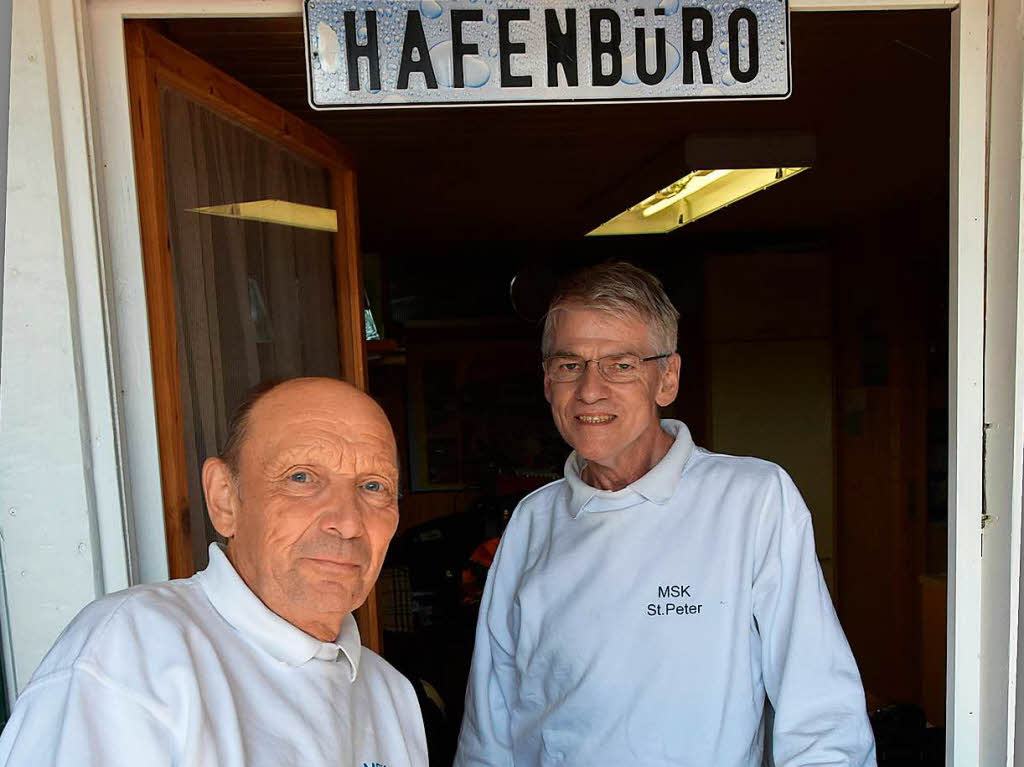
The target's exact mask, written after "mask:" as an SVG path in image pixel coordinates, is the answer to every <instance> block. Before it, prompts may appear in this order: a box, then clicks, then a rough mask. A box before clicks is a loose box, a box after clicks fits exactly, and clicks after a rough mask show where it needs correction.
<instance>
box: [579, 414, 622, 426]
mask: <svg viewBox="0 0 1024 767" xmlns="http://www.w3.org/2000/svg"><path fill="white" fill-rule="evenodd" d="M615 418H616V416H614V415H589V414H582V413H581V414H580V415H578V416H576V420H577V421H579V422H580V423H586V424H602V423H611V422H612V421H614V420H615Z"/></svg>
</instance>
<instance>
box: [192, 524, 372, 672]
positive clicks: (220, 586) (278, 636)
mask: <svg viewBox="0 0 1024 767" xmlns="http://www.w3.org/2000/svg"><path fill="white" fill-rule="evenodd" d="M195 577H196V580H197V581H199V584H200V585H201V586H202V587H203V590H204V591H205V592H206V596H207V597H208V598H209V600H210V603H211V604H212V605H213V608H214V609H215V610H216V611H217V612H218V613H220V615H221V617H222V618H224V620H226V621H227V622H228V623H229V624H231V626H232V628H234V629H235V630H236V631H238V632H239V633H240V634H242V635H244V636H245V637H246V639H248V640H249V641H250V642H252V643H253V644H255V645H257V646H258V647H260V648H262V649H263V650H265V651H266V652H268V653H270V654H271V655H272V656H274V657H275V658H277V660H279V661H281V662H282V663H287V664H288V665H289V666H302V665H304V664H306V663H308V662H309V661H311V660H313V659H317V660H325V661H332V662H333V661H340V660H341V659H342V657H344V658H345V660H346V661H347V663H348V667H349V680H350V681H352V682H354V681H355V680H356V673H357V672H358V671H359V654H360V651H361V649H362V648H361V643H360V640H359V628H358V626H356V621H355V618H354V617H352V614H351V613H350V614H348V615H346V616H345V618H344V619H343V620H342V622H341V631H340V633H339V634H338V638H337V639H335V640H334V641H333V642H322V641H320V640H319V639H317V638H316V637H314V636H310V635H309V634H307V633H306V632H305V631H303V630H302V629H300V628H298V627H297V626H294V625H292V624H291V623H289V622H288V621H286V620H285V619H284V618H282V617H281V616H280V615H278V614H277V613H275V612H273V611H272V610H271V609H270V608H268V607H267V606H266V605H265V604H263V602H261V601H260V599H259V597H257V596H256V595H255V594H254V593H253V592H252V591H251V590H250V589H249V587H248V586H246V585H245V581H243V580H242V578H241V576H239V575H238V573H237V572H236V570H235V568H234V566H233V565H232V564H231V561H230V560H229V559H228V558H227V554H225V553H224V549H223V547H222V546H221V545H220V544H219V543H216V542H214V543H211V544H210V564H209V565H208V566H207V568H206V569H205V570H203V571H202V572H200V573H196V576H195Z"/></svg>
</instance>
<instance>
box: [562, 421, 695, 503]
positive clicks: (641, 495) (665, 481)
mask: <svg viewBox="0 0 1024 767" xmlns="http://www.w3.org/2000/svg"><path fill="white" fill-rule="evenodd" d="M661 428H662V429H664V430H665V431H666V432H667V433H668V434H671V435H672V436H673V437H675V442H673V443H672V447H670V448H669V450H668V452H667V453H665V457H664V458H662V459H661V460H660V461H658V463H657V465H655V467H654V468H653V469H651V470H650V471H649V472H647V473H646V474H644V475H643V476H642V477H640V479H638V480H637V481H636V482H634V483H633V484H631V485H627V486H626V487H624V488H622V489H621V490H598V489H597V488H596V487H591V486H590V485H588V484H587V483H586V482H584V481H583V477H582V474H583V469H584V467H585V466H586V465H587V461H586V459H585V458H583V456H581V455H579V454H578V453H577V452H576V451H575V450H573V451H572V453H570V454H569V458H568V459H567V460H566V462H565V481H566V482H567V483H568V485H569V490H570V492H571V498H570V499H569V513H570V514H571V515H572V517H573V519H576V518H577V517H579V516H580V514H582V513H583V512H584V511H586V512H588V513H589V512H597V511H617V510H620V509H628V508H630V507H632V506H637V505H639V504H641V503H644V502H646V501H650V502H651V503H656V504H658V505H663V504H666V503H668V501H669V500H670V499H671V498H672V495H673V494H674V493H675V491H676V486H677V485H678V484H679V478H680V477H681V476H682V473H683V467H684V466H685V465H686V462H687V461H688V460H689V458H690V454H691V453H692V452H693V438H692V437H691V436H690V430H689V429H687V428H686V424H684V423H683V422H682V421H672V420H668V419H663V420H662V421H661Z"/></svg>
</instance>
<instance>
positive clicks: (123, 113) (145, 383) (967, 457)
mask: <svg viewBox="0 0 1024 767" xmlns="http://www.w3.org/2000/svg"><path fill="white" fill-rule="evenodd" d="M34 2H38V3H39V7H40V8H41V13H42V15H43V27H44V29H45V31H46V34H49V41H48V45H49V46H50V50H49V56H50V59H51V61H52V62H53V66H54V68H55V70H56V71H55V72H54V74H55V78H54V79H53V80H51V82H56V83H57V86H56V90H57V92H56V93H54V94H53V96H52V97H51V100H52V101H53V102H54V103H56V104H57V106H58V109H57V113H58V116H59V118H60V119H59V123H58V126H57V129H56V130H57V132H58V137H59V139H60V140H59V141H58V143H59V144H60V145H61V146H63V147H65V148H68V147H71V148H75V149H76V151H69V150H68V149H65V151H64V153H63V156H62V157H61V158H60V159H61V162H62V164H63V170H64V174H63V177H62V179H60V180H59V182H58V183H59V184H63V188H61V189H59V190H58V191H59V194H60V195H61V196H62V198H63V199H64V200H65V201H66V202H67V203H68V210H67V221H68V227H69V232H70V233H71V235H72V236H73V238H74V241H75V248H74V254H73V257H74V261H75V264H77V265H78V266H79V267H80V268H81V272H82V274H81V275H76V278H75V288H76V290H77V292H78V300H79V303H80V304H81V305H84V306H87V307H88V308H89V311H90V312H94V317H95V319H93V320H88V321H86V322H85V326H84V327H85V331H86V332H84V333H83V334H82V337H81V345H82V361H83V362H82V366H83V369H84V370H85V373H86V374H85V376H84V389H85V394H86V399H87V400H88V401H89V402H90V403H91V404H90V407H89V409H88V413H89V414H90V417H91V419H92V421H93V422H95V424H96V429H97V431H99V432H100V433H101V434H106V433H107V432H110V434H111V444H110V445H109V446H105V447H104V448H103V449H102V450H100V451H99V461H98V462H97V463H96V464H95V465H94V466H93V467H92V472H93V484H94V485H95V489H96V495H97V501H98V502H97V507H98V508H105V509H107V510H108V512H107V513H106V515H105V516H104V519H109V520H110V521H109V523H108V524H107V525H106V528H104V529H102V530H101V534H100V540H101V543H104V545H103V547H102V555H103V557H102V558H103V567H104V572H105V573H108V577H107V579H106V581H105V583H106V584H107V588H108V590H109V588H110V587H112V586H116V585H120V584H122V583H129V582H130V583H134V582H149V581H156V580H161V579H163V578H165V577H166V575H167V565H166V549H165V542H164V529H163V516H162V515H163V512H162V503H161V493H160V476H159V461H158V456H157V438H156V413H155V411H154V402H153V396H152V391H153V383H152V373H151V366H150V358H149V337H148V327H149V325H148V321H147V316H146V301H145V291H144V279H143V272H142V257H141V245H140V240H139V222H138V212H137V211H138V209H137V205H136V189H135V176H134V171H133V164H132V162H133V161H132V153H131V149H130V147H131V126H130V118H129V110H128V95H127V94H128V90H127V79H126V71H125V49H124V37H123V26H122V25H123V20H124V19H125V18H139V17H164V18H166V17H202V16H219V17H225V16H238V17H243V16H249V17H251V16H289V15H298V14H299V13H300V9H301V4H300V0H15V3H16V6H17V4H18V3H34ZM790 4H791V7H792V8H793V10H794V11H811V10H886V9H889V10H909V9H923V8H951V9H954V10H953V11H952V20H953V23H952V28H953V46H952V61H951V72H952V78H951V79H952V83H951V88H952V91H951V93H952V99H951V101H952V115H951V130H952V137H951V195H950V227H951V228H950V235H951V237H950V249H951V254H950V389H951V391H950V433H949V439H950V463H949V478H950V510H949V525H950V527H949V531H950V550H949V578H950V580H949V622H948V648H949V649H948V674H947V678H948V695H949V699H948V707H947V709H948V715H947V716H948V720H947V726H948V741H947V743H948V746H947V748H948V758H947V763H949V764H954V765H957V767H975V765H978V764H979V763H980V761H979V759H980V738H981V735H980V728H979V707H980V699H981V682H980V679H981V660H980V657H979V656H980V648H981V602H982V598H981V597H982V595H981V536H980V530H979V523H980V514H981V497H982V460H983V459H982V413H983V402H984V383H983V372H984V367H983V363H984V358H983V353H984V352H983V347H984V345H983V339H984V322H985V314H984V307H985V304H984V299H985V185H986V131H987V106H988V102H987V72H988V55H989V53H988V51H989V43H988V12H989V11H988V7H987V6H988V4H987V3H986V2H985V0H964V2H963V4H962V5H961V6H960V7H959V8H957V7H956V6H957V3H956V2H955V1H951V0H931V1H925V2H917V1H916V0H894V1H893V2H879V1H872V0H865V1H863V2H862V1H859V0H791V3H790ZM46 34H44V37H45V36H46ZM78 150H80V151H78ZM12 223H13V222H10V221H9V222H8V227H9V228H10V227H11V226H12ZM108 422H109V424H112V426H109V425H108V426H106V427H105V429H106V430H104V426H103V424H104V423H108ZM104 530H105V532H104ZM53 566H54V567H59V563H56V562H55V563H53ZM8 607H9V608H10V607H11V605H8ZM17 614H18V610H17V609H15V610H11V616H12V617H11V618H10V620H9V621H8V624H10V622H11V621H16V620H17ZM8 628H9V626H8ZM13 652H14V653H15V654H17V653H18V652H19V648H18V647H17V646H16V647H14V648H13ZM23 682H24V680H22V683H23Z"/></svg>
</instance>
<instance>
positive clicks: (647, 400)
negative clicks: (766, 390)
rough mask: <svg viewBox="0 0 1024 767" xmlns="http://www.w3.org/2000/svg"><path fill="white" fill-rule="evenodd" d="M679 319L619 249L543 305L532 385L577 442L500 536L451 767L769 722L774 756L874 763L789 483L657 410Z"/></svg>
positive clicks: (662, 750) (678, 751) (707, 738)
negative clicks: (709, 447) (713, 448)
mask: <svg viewBox="0 0 1024 767" xmlns="http://www.w3.org/2000/svg"><path fill="white" fill-rule="evenodd" d="M678 319H679V314H678V312H677V311H676V310H675V307H673V306H672V303H671V302H670V301H669V299H668V297H667V296H666V295H665V292H664V290H663V288H662V286H661V284H660V282H658V280H657V279H656V278H655V277H654V276H652V275H650V274H648V273H647V272H644V271H642V270H640V269H638V268H636V267H634V266H632V265H630V264H626V263H611V264H604V265H601V266H596V267H591V268H589V269H585V270H583V271H582V272H580V273H578V274H576V275H574V276H573V277H572V278H570V279H569V281H568V282H567V283H566V284H565V285H564V286H563V287H562V289H561V290H560V291H559V293H558V294H557V295H556V296H555V298H554V299H553V301H552V303H551V306H550V309H549V311H548V314H547V319H546V322H545V326H544V336H543V352H544V363H543V366H544V392H545V395H546V397H547V400H548V402H549V403H550V404H551V412H552V415H553V417H554V420H555V424H556V426H557V427H558V430H559V432H560V433H561V434H562V437H563V438H564V439H565V441H566V442H568V443H569V444H570V445H571V446H572V447H573V448H574V450H573V452H572V454H571V455H570V456H569V459H568V460H567V461H566V464H565V478H564V479H561V480H559V481H557V482H554V483H552V484H550V485H547V486H545V487H543V488H541V489H540V490H537V491H536V492H534V493H532V494H531V495H529V496H527V497H526V498H525V499H523V501H522V502H521V503H520V505H519V507H518V509H517V510H516V512H515V514H514V515H513V517H512V519H511V521H510V522H509V525H508V528H507V530H506V531H505V534H504V537H503V538H502V542H501V546H500V547H499V549H498V553H497V556H496V558H495V561H494V564H493V566H492V568H491V571H490V574H489V577H488V581H487V587H486V589H485V591H484V595H483V601H482V604H481V609H480V617H479V622H478V625H477V634H476V646H475V649H474V653H473V665H472V670H471V672H470V680H469V689H468V692H467V697H466V713H465V718H464V720H463V724H462V732H461V735H460V738H459V752H458V756H457V758H456V767H483V766H484V765H495V766H497V765H501V766H502V767H508V766H509V765H513V764H515V765H517V766H518V765H528V766H530V767H533V766H534V765H549V764H565V765H574V766H578V767H596V766H598V765H609V766H610V765H615V767H622V765H627V764H629V765H632V764H637V765H645V767H650V766H653V765H693V766H694V767H760V765H761V764H762V760H763V757H764V756H766V755H765V754H764V753H763V752H764V743H765V734H766V733H765V730H766V728H769V729H770V730H771V733H770V734H771V737H770V742H771V744H772V746H771V751H772V754H771V756H772V757H773V758H774V763H775V764H776V765H779V767H782V766H783V765H786V766H787V767H791V766H795V765H858V766H861V765H874V764H875V750H874V741H873V738H872V734H871V728H870V726H869V723H868V720H867V715H866V707H865V702H864V691H863V688H862V686H861V682H860V676H859V674H858V671H857V666H856V663H855V662H854V659H853V656H852V654H851V652H850V648H849V645H848V644H847V642H846V638H845V637H844V635H843V632H842V629H841V628H840V626H839V622H838V620H837V618H836V614H835V611H834V609H833V607H832V603H831V600H830V598H829V594H828V591H827V589H826V587H825V583H824V581H823V579H822V576H821V570H820V568H819V565H818V561H817V558H816V557H815V553H814V537H813V533H812V529H811V518H810V514H809V513H808V510H807V508H806V506H805V505H804V502H803V500H802V498H801V496H800V493H799V491H798V490H797V488H796V486H795V485H794V484H793V481H792V480H791V479H790V478H789V476H788V475H787V474H786V473H785V472H784V471H783V470H782V469H781V468H779V467H778V466H776V465H774V464H771V463H768V462H765V461H761V460H757V459H754V458H737V457H733V456H727V455H719V454H715V453H711V452H709V451H706V450H703V449H701V448H698V447H696V446H695V445H694V444H693V441H692V439H691V437H690V432H689V430H688V429H687V428H686V426H685V425H684V424H683V423H681V422H679V421H670V420H659V417H658V408H659V407H664V406H667V405H669V404H671V403H672V401H673V400H674V399H675V397H676V393H677V391H678V388H679V369H680V357H679V355H678V354H677V353H676V351H675V349H676V334H677V327H678ZM752 385H754V384H753V382H752ZM766 701H770V703H771V707H772V708H773V709H774V717H772V716H770V715H766V712H767V707H766V705H765V704H766Z"/></svg>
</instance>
